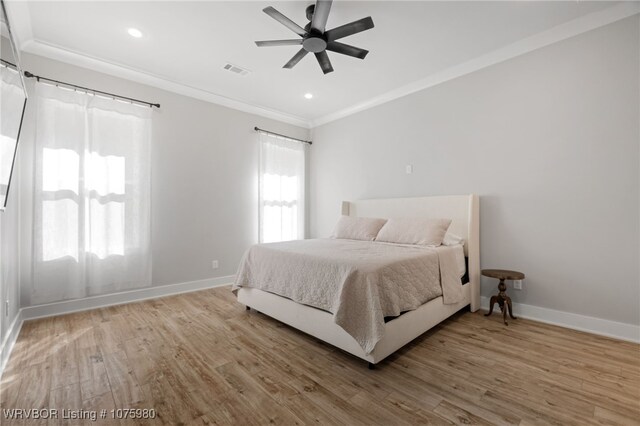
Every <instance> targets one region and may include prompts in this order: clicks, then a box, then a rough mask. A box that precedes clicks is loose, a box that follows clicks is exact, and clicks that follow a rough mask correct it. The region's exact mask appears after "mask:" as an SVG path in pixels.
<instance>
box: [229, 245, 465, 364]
mask: <svg viewBox="0 0 640 426" xmlns="http://www.w3.org/2000/svg"><path fill="white" fill-rule="evenodd" d="M455 251H456V247H444V246H442V247H438V248H427V247H418V246H412V245H400V244H388V243H380V242H373V241H356V240H340V239H315V240H301V241H288V242H282V243H271V244H258V245H254V246H252V247H251V248H249V250H247V252H246V253H245V255H244V258H243V259H242V261H241V263H240V267H239V269H238V274H237V275H236V281H235V283H234V285H233V290H234V291H235V290H237V289H238V288H240V287H253V288H257V289H260V290H263V291H268V292H271V293H275V294H277V295H280V296H283V297H287V298H289V299H291V300H293V301H295V302H298V303H301V304H305V305H309V306H313V307H315V308H318V309H323V310H325V311H328V312H331V313H332V314H333V317H334V321H335V323H336V324H338V325H339V326H340V327H342V328H343V329H344V330H345V331H346V332H347V333H349V334H350V335H351V336H353V338H354V339H355V340H356V341H357V342H358V343H359V344H360V346H361V347H362V349H363V350H364V351H365V352H366V353H370V352H371V351H372V350H373V348H374V347H375V345H376V343H377V342H378V341H379V340H380V339H381V338H382V336H383V333H384V317H385V316H397V315H400V313H402V312H405V311H409V310H413V309H416V308H418V307H419V306H420V305H422V304H424V303H426V302H427V301H429V300H431V299H434V298H436V297H438V296H441V295H442V296H443V300H444V303H446V304H451V303H457V302H458V301H460V300H461V298H462V285H461V282H460V276H459V272H458V266H457V262H456V256H455Z"/></svg>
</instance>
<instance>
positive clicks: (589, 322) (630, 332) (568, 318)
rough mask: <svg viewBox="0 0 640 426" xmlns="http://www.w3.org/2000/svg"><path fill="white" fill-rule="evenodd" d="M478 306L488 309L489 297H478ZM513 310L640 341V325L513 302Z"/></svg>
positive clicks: (551, 321)
mask: <svg viewBox="0 0 640 426" xmlns="http://www.w3.org/2000/svg"><path fill="white" fill-rule="evenodd" d="M480 306H481V307H482V309H484V310H488V309H489V298H488V297H484V296H482V297H481V298H480ZM513 310H514V315H516V316H517V317H522V318H525V319H530V320H534V321H538V322H543V323H545V324H552V325H557V326H560V327H564V328H570V329H572V330H578V331H584V332H587V333H592V334H598V335H600V336H606V337H612V338H614V339H619V340H625V341H628V342H633V343H640V326H637V325H633V324H626V323H622V322H616V321H609V320H605V319H601V318H595V317H589V316H586V315H580V314H574V313H571V312H563V311H556V310H554V309H548V308H541V307H539V306H533V305H526V304H523V303H514V304H513ZM494 312H495V311H494ZM498 312H500V310H498ZM494 315H495V314H494Z"/></svg>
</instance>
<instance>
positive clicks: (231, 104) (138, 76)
mask: <svg viewBox="0 0 640 426" xmlns="http://www.w3.org/2000/svg"><path fill="white" fill-rule="evenodd" d="M22 50H23V51H24V52H27V53H31V54H34V55H38V56H44V57H46V58H49V59H54V60H57V61H60V62H65V63H68V64H72V65H76V66H79V67H82V68H87V69H90V70H93V71H98V72H101V73H104V74H109V75H112V76H115V77H120V78H124V79H127V80H131V81H135V82H137V83H142V84H146V85H148V86H153V87H157V88H159V89H162V90H166V91H168V92H173V93H177V94H180V95H184V96H188V97H191V98H195V99H199V100H202V101H206V102H210V103H213V104H217V105H222V106H224V107H227V108H231V109H235V110H239V111H243V112H247V113H249V114H255V115H259V116H261V117H265V118H270V119H273V120H277V121H281V122H284V123H289V124H293V125H295V126H300V127H304V128H307V129H308V128H310V122H309V121H308V120H306V119H304V118H302V117H298V116H295V115H291V114H287V113H284V112H280V111H276V110H272V109H268V108H265V107H262V106H259V105H255V104H250V103H248V102H243V101H239V100H236V99H231V98H228V97H225V96H222V95H219V94H217V93H213V92H209V91H206V90H202V89H198V88H196V87H192V86H188V85H186V84H182V83H178V82H176V81H172V80H170V79H167V78H164V77H160V76H157V75H154V74H151V73H147V72H144V71H140V70H137V69H134V68H130V67H127V66H125V65H122V64H118V63H113V62H109V61H105V60H103V59H98V58H94V57H91V56H89V55H86V54H83V53H78V52H75V51H73V50H69V49H65V48H63V47H60V46H56V45H53V44H49V43H45V42H42V41H40V40H32V41H30V42H26V43H24V46H23V47H22Z"/></svg>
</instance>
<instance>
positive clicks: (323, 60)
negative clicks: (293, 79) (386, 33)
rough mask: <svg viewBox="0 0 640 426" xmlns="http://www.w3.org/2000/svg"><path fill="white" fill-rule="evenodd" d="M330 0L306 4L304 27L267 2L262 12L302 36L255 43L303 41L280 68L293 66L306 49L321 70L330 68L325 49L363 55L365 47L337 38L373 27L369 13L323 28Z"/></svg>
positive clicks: (264, 44) (291, 44) (288, 43)
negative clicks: (267, 4) (328, 28)
mask: <svg viewBox="0 0 640 426" xmlns="http://www.w3.org/2000/svg"><path fill="white" fill-rule="evenodd" d="M331 3H333V1H332V0H317V1H316V4H312V5H310V6H308V7H307V10H306V13H307V19H308V20H309V21H310V22H309V23H308V24H307V25H306V26H305V27H304V28H302V27H300V26H299V25H298V24H296V23H295V22H293V21H292V20H291V19H289V18H287V17H286V16H284V15H283V14H282V13H280V12H278V11H277V10H276V9H274V8H273V7H271V6H269V7H266V8H264V9H263V10H262V11H263V12H264V13H266V14H267V15H269V16H271V17H272V18H273V19H275V20H276V21H278V22H280V23H281V24H282V25H284V26H285V27H287V28H289V29H290V30H291V31H293V32H294V33H296V34H298V35H299V36H300V37H301V38H300V39H293V40H268V41H256V45H258V47H264V46H294V45H302V49H300V50H299V51H298V53H296V54H295V55H294V56H293V58H291V59H290V60H289V62H287V63H286V64H285V65H284V67H283V68H293V67H294V66H295V65H296V64H297V63H298V62H300V60H301V59H302V58H304V56H305V55H306V54H307V53H309V52H312V53H314V54H315V55H316V59H317V60H318V63H319V64H320V68H322V72H323V73H325V74H328V73H330V72H332V71H333V67H332V66H331V61H330V60H329V55H327V50H330V51H332V52H336V53H341V54H343V55H348V56H353V57H354V58H359V59H364V58H365V56H367V53H369V51H368V50H365V49H360V48H359V47H354V46H350V45H348V44H344V43H340V42H338V41H336V40H338V39H341V38H343V37H347V36H350V35H352V34H357V33H359V32H362V31H366V30H369V29H371V28H373V19H371V17H370V16H369V17H367V18H362V19H359V20H357V21H353V22H351V23H349V24H345V25H341V26H339V27H336V28H333V29H331V30H326V28H325V27H326V25H327V18H329V11H330V10H331Z"/></svg>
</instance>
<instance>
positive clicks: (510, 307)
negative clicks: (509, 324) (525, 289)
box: [507, 296, 518, 319]
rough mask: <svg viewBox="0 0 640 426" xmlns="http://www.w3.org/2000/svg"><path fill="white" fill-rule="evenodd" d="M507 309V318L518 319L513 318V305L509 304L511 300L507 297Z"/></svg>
mask: <svg viewBox="0 0 640 426" xmlns="http://www.w3.org/2000/svg"><path fill="white" fill-rule="evenodd" d="M507 307H508V308H509V316H510V317H511V318H513V319H518V318H516V317H514V316H513V305H512V304H511V298H510V297H509V296H507Z"/></svg>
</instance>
